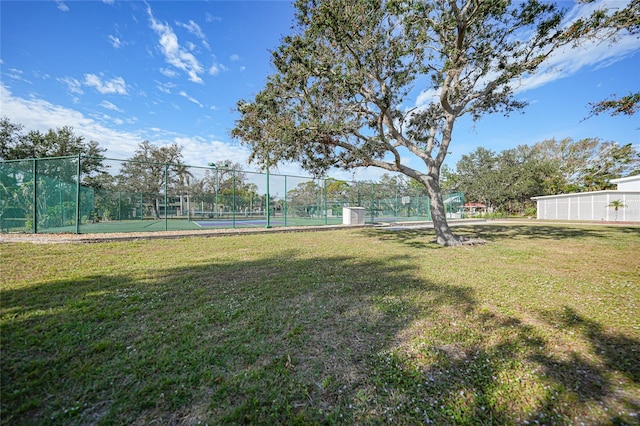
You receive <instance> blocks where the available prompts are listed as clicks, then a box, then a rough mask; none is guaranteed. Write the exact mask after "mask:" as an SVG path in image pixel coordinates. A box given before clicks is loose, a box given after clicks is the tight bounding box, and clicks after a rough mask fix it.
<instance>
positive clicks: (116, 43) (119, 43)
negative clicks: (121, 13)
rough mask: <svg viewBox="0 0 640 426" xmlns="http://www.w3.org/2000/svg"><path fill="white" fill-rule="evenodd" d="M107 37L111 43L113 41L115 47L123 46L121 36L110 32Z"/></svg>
mask: <svg viewBox="0 0 640 426" xmlns="http://www.w3.org/2000/svg"><path fill="white" fill-rule="evenodd" d="M107 38H108V39H109V43H111V45H112V46H113V47H114V48H115V49H118V48H120V47H122V41H121V40H120V38H119V37H116V36H114V35H111V34H109V35H108V36H107Z"/></svg>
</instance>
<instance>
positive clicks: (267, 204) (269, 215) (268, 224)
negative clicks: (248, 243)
mask: <svg viewBox="0 0 640 426" xmlns="http://www.w3.org/2000/svg"><path fill="white" fill-rule="evenodd" d="M269 198H271V197H270V196H269V166H267V200H266V203H265V206H266V209H267V212H266V213H267V226H265V228H271V214H270V212H269V210H270V209H271V206H270V205H269Z"/></svg>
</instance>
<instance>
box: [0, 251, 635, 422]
mask: <svg viewBox="0 0 640 426" xmlns="http://www.w3.org/2000/svg"><path fill="white" fill-rule="evenodd" d="M414 269H415V267H414V266H412V264H411V262H408V261H407V259H404V258H403V259H401V258H395V257H392V256H384V255H381V256H379V257H377V258H376V259H360V258H356V257H353V256H347V255H342V256H326V257H324V256H323V257H303V256H300V255H299V254H298V253H296V252H295V251H287V252H280V253H278V254H277V255H274V256H272V257H269V258H263V259H259V260H255V259H253V260H235V261H216V262H202V263H201V264H198V265H195V266H190V267H184V268H173V269H165V270H160V271H157V273H154V274H152V275H151V276H140V277H138V276H129V275H118V274H114V275H98V276H87V277H84V278H82V279H80V280H73V281H70V280H60V281H55V282H47V283H36V284H34V285H31V286H28V287H25V288H22V289H14V290H3V291H2V294H1V295H2V302H3V303H2V321H3V322H2V333H1V336H0V337H1V340H2V348H3V350H2V354H1V355H0V356H1V360H2V372H3V374H2V398H1V400H2V402H1V403H2V412H3V420H2V422H3V423H5V424H16V423H23V422H36V423H38V422H40V423H43V422H46V423H49V424H69V423H79V424H86V423H92V424H93V423H152V422H157V423H173V424H194V423H197V422H198V421H202V422H203V423H204V422H210V423H258V424H266V423H269V424H273V423H276V424H277V423H296V422H298V423H301V424H327V423H328V424H330V423H344V424H350V423H374V424H375V423H388V422H398V423H405V424H418V423H429V422H433V423H437V424H465V423H466V424H470V423H482V424H515V423H521V422H524V421H525V420H527V421H528V420H530V421H535V420H538V421H542V422H543V423H544V422H545V421H546V422H552V423H553V422H556V423H567V422H570V421H571V420H572V419H573V418H574V417H575V416H576V410H578V414H580V413H582V412H581V411H580V410H581V409H584V407H585V405H584V404H588V403H590V402H592V401H602V402H604V403H609V402H608V401H609V400H610V399H612V398H614V399H615V398H617V396H616V395H617V392H618V389H617V388H616V386H615V385H614V383H613V382H612V381H611V379H610V371H609V370H612V369H617V370H620V371H623V372H625V374H628V377H629V378H630V379H631V380H632V381H633V382H634V383H637V369H634V367H633V366H630V365H629V364H625V363H624V361H623V359H624V358H625V357H626V356H629V355H630V352H629V351H631V350H633V348H636V347H637V344H638V342H636V341H633V340H628V339H627V340H624V338H622V337H619V336H616V335H615V334H611V333H609V334H605V333H604V331H602V330H601V329H600V328H599V327H598V326H597V324H595V323H593V322H590V321H589V320H588V319H584V318H581V319H580V326H581V327H583V329H584V330H585V337H586V338H588V339H590V341H594V342H597V343H598V345H599V346H597V347H598V348H601V349H602V350H604V353H603V354H602V355H601V356H602V357H603V359H605V360H606V362H605V364H604V365H599V364H596V363H594V362H593V361H590V360H589V359H588V358H587V357H579V356H577V357H576V358H575V359H572V360H564V359H561V358H559V357H558V356H557V355H555V354H554V353H553V351H552V349H551V348H550V347H549V346H548V344H547V341H546V339H545V337H544V333H542V332H541V331H540V330H539V329H537V328H536V327H534V326H531V325H528V324H524V323H523V322H522V321H521V320H520V319H519V318H517V317H514V316H509V315H504V314H500V313H497V312H494V311H492V310H490V309H487V308H486V307H482V306H479V304H478V302H477V300H476V299H475V297H474V292H473V290H472V289H471V288H470V287H467V286H464V285H456V284H451V283H443V282H440V281H438V280H437V279H432V280H429V279H425V278H421V275H420V274H416V273H415V272H416V271H414ZM594 347H595V346H594ZM619 351H622V352H623V353H622V355H620V356H618V355H616V354H619ZM596 355H597V356H600V355H598V354H597V353H596ZM585 371H587V372H588V374H587V378H585V374H584V372H585ZM576 384H577V385H578V386H576ZM576 398H578V399H579V400H580V402H579V403H576V402H575V399H576ZM629 401H631V402H629ZM633 401H634V400H633V398H628V401H627V402H626V403H625V404H627V406H629V404H632V403H633ZM564 403H570V407H571V408H570V409H566V408H565V406H564V405H563V404H564ZM620 404H622V403H620ZM600 414H601V415H603V414H602V413H600ZM602 419H605V420H607V419H608V417H600V418H597V419H596V420H602ZM623 420H624V419H623Z"/></svg>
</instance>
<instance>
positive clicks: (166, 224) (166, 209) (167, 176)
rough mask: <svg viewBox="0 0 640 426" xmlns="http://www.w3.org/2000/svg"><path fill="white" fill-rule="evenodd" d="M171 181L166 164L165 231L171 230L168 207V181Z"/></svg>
mask: <svg viewBox="0 0 640 426" xmlns="http://www.w3.org/2000/svg"><path fill="white" fill-rule="evenodd" d="M168 180H169V164H167V163H165V164H164V230H165V231H168V230H169V222H168V220H169V217H168V216H169V206H167V199H168V195H169V194H167V188H168V186H169V185H168V182H167V181H168Z"/></svg>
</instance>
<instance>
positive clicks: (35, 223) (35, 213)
mask: <svg viewBox="0 0 640 426" xmlns="http://www.w3.org/2000/svg"><path fill="white" fill-rule="evenodd" d="M32 168H33V224H32V226H31V228H32V229H33V233H34V234H37V233H38V159H37V158H34V159H33V166H32Z"/></svg>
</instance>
